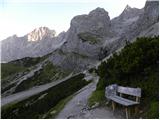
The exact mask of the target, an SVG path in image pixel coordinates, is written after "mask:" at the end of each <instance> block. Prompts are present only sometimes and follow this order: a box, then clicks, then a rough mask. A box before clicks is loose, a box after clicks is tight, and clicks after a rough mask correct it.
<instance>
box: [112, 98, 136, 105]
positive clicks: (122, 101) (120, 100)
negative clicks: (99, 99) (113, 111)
mask: <svg viewBox="0 0 160 120" xmlns="http://www.w3.org/2000/svg"><path fill="white" fill-rule="evenodd" d="M109 99H111V100H113V101H114V102H116V103H119V104H121V105H124V106H131V105H136V104H139V103H138V102H135V101H132V100H128V99H125V98H122V97H119V96H110V98H109Z"/></svg>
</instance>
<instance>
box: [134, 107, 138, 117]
mask: <svg viewBox="0 0 160 120" xmlns="http://www.w3.org/2000/svg"><path fill="white" fill-rule="evenodd" d="M134 110H135V115H136V114H137V113H138V106H135V109H134Z"/></svg>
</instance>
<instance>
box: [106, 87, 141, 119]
mask: <svg viewBox="0 0 160 120" xmlns="http://www.w3.org/2000/svg"><path fill="white" fill-rule="evenodd" d="M123 94H126V95H128V96H133V97H134V99H135V100H130V99H127V98H124V97H123ZM105 96H106V98H107V99H108V100H111V101H112V107H113V111H114V110H115V103H118V104H121V105H123V106H125V111H126V118H129V116H130V109H129V107H130V106H135V111H137V107H136V105H138V104H139V103H140V97H141V89H140V88H130V87H123V86H118V85H117V84H112V85H109V86H107V87H106V89H105Z"/></svg>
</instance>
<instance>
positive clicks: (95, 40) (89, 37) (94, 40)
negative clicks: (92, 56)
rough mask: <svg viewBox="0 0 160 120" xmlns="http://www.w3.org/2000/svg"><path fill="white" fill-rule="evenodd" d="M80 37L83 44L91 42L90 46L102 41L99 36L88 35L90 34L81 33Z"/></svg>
mask: <svg viewBox="0 0 160 120" xmlns="http://www.w3.org/2000/svg"><path fill="white" fill-rule="evenodd" d="M78 37H79V39H81V40H82V41H83V42H89V43H90V44H97V43H98V42H99V41H100V37H99V36H97V35H95V34H91V33H88V32H85V33H79V34H78Z"/></svg>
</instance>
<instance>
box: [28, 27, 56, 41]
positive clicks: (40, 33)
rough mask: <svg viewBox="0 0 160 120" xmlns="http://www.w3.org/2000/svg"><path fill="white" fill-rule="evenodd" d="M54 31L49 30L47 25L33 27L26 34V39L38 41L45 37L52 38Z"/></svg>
mask: <svg viewBox="0 0 160 120" xmlns="http://www.w3.org/2000/svg"><path fill="white" fill-rule="evenodd" d="M55 34H56V32H55V31H54V30H49V28H47V27H40V28H37V29H34V30H33V31H32V32H31V33H29V34H28V35H27V37H28V41H38V40H42V39H44V38H45V37H50V38H53V37H55Z"/></svg>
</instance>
